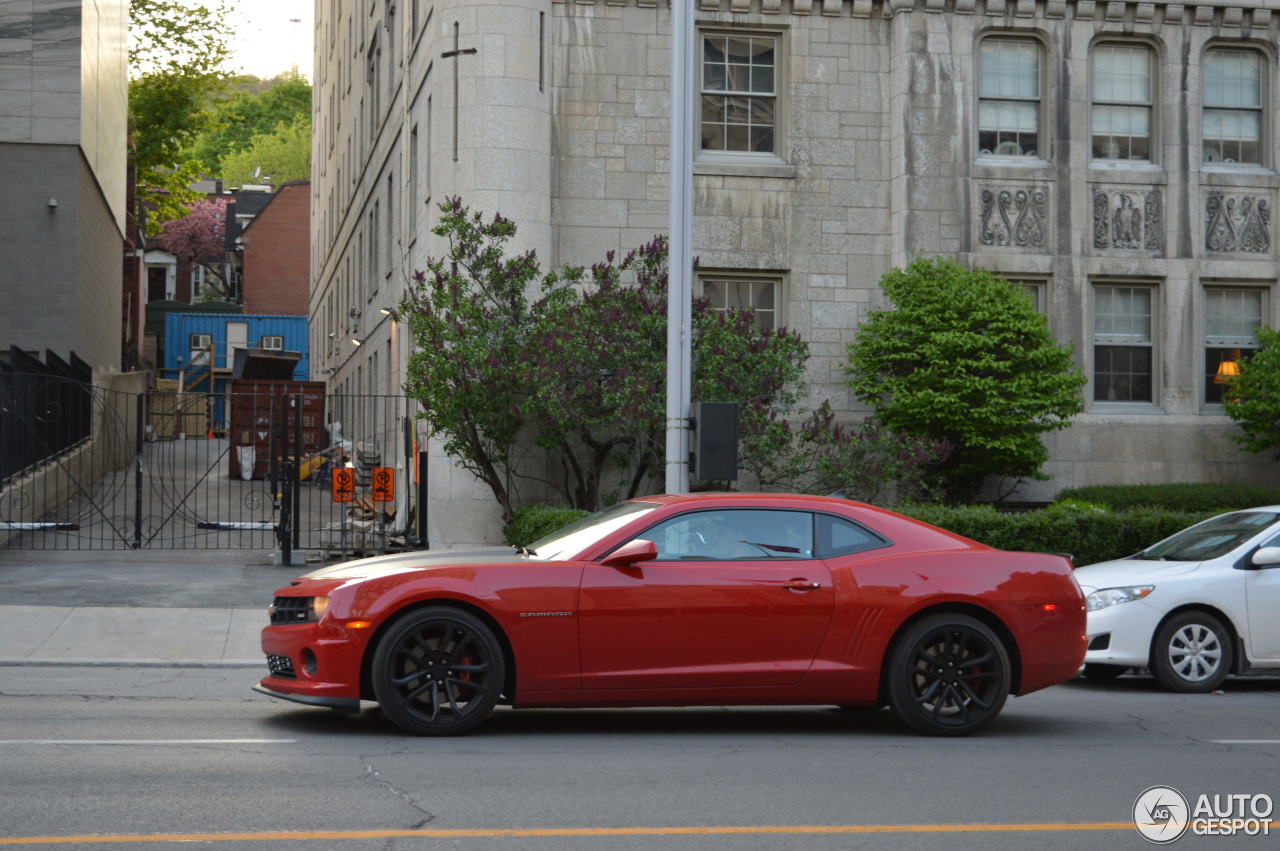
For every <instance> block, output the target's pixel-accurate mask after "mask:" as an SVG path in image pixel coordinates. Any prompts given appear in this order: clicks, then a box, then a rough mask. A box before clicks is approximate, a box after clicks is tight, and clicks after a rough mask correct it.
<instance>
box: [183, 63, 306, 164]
mask: <svg viewBox="0 0 1280 851" xmlns="http://www.w3.org/2000/svg"><path fill="white" fill-rule="evenodd" d="M261 84H262V81H259V80H258V79H257V78H256V77H240V78H237V79H236V80H235V81H233V82H232V83H231V85H230V87H231V88H232V89H234V91H232V93H231V94H230V95H229V96H228V97H227V98H225V99H224V100H221V101H219V102H218V103H217V104H215V105H214V107H213V110H212V115H211V116H210V121H209V126H208V128H207V129H206V130H205V131H204V132H202V133H200V134H199V135H198V136H197V137H196V138H195V139H194V140H193V141H192V143H191V146H190V147H189V148H188V149H187V153H188V155H189V156H190V157H191V158H192V159H195V160H198V161H199V162H202V163H206V164H207V165H208V167H209V169H210V170H211V171H212V172H213V173H215V174H221V168H222V163H223V159H224V158H225V157H226V156H227V155H228V154H231V153H233V152H236V151H243V150H245V149H247V148H249V147H250V146H251V145H252V144H253V142H254V140H255V138H256V137H258V136H270V135H272V134H274V133H276V131H277V130H278V128H279V127H280V126H281V125H285V126H289V125H293V124H296V123H299V122H306V124H307V127H308V130H309V129H310V123H311V84H310V83H308V82H307V81H306V80H304V79H302V78H301V77H298V76H296V75H286V76H282V77H277V78H275V79H274V80H269V81H266V83H265V85H266V88H263V89H262V90H260V91H256V90H255V89H256V87H257V86H258V85H261ZM307 153H308V157H309V156H310V151H309V150H308V152H307Z"/></svg>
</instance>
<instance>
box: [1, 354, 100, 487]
mask: <svg viewBox="0 0 1280 851" xmlns="http://www.w3.org/2000/svg"><path fill="white" fill-rule="evenodd" d="M92 373H93V370H92V368H91V367H90V366H89V364H87V363H85V362H84V361H82V360H81V359H80V358H78V357H76V355H75V354H74V353H72V354H71V356H70V359H69V360H63V359H62V358H61V357H59V356H58V355H57V354H56V353H54V352H52V351H46V352H45V359H44V361H43V362H41V361H40V359H39V358H37V357H35V356H33V355H31V354H28V353H27V352H25V351H23V350H22V349H19V348H17V347H16V346H14V347H11V348H10V349H9V351H8V352H4V353H0V486H3V485H4V484H6V483H8V482H9V481H10V480H11V479H12V478H14V477H15V476H18V475H21V474H22V473H24V472H25V471H28V470H31V469H35V468H37V467H39V466H40V465H41V464H43V463H45V462H46V461H48V460H49V459H51V458H54V457H56V456H58V455H60V454H62V453H65V452H67V451H68V450H70V449H72V448H74V447H75V446H77V445H79V444H80V443H82V442H83V441H85V440H87V439H88V438H89V436H90V431H91V428H92V419H93V405H92V401H93V400H92V391H91V387H90V384H89V382H90V380H91V379H92Z"/></svg>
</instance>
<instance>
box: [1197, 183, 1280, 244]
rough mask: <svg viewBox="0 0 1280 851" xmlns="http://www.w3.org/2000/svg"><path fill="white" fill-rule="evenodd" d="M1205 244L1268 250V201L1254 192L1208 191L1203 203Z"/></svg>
mask: <svg viewBox="0 0 1280 851" xmlns="http://www.w3.org/2000/svg"><path fill="white" fill-rule="evenodd" d="M1204 247H1205V248H1206V249H1208V250H1209V251H1222V252H1237V251H1238V252H1244V253H1246V254H1266V253H1267V252H1269V251H1270V250H1271V204H1270V203H1269V202H1268V201H1267V199H1266V198H1260V197H1257V196H1253V195H1226V194H1224V193H1222V192H1210V193H1209V198H1208V200H1207V201H1206V203H1205V221H1204Z"/></svg>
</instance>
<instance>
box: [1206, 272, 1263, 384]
mask: <svg viewBox="0 0 1280 851" xmlns="http://www.w3.org/2000/svg"><path fill="white" fill-rule="evenodd" d="M1262 316H1263V312H1262V291H1261V290H1243V289H1228V288H1225V287H1212V288H1207V289H1205V291H1204V370H1205V376H1204V401H1205V404H1209V405H1217V404H1221V403H1222V395H1223V390H1225V389H1226V385H1227V383H1228V382H1229V381H1230V377H1231V376H1233V375H1237V374H1239V372H1240V364H1241V362H1243V361H1245V360H1248V359H1249V357H1250V356H1252V355H1253V353H1254V351H1255V350H1257V348H1258V338H1257V330H1258V327H1259V326H1260V325H1262Z"/></svg>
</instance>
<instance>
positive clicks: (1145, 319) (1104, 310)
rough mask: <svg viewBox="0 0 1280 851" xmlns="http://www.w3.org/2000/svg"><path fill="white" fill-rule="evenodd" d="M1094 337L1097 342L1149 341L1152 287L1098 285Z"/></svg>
mask: <svg viewBox="0 0 1280 851" xmlns="http://www.w3.org/2000/svg"><path fill="white" fill-rule="evenodd" d="M1094 292H1095V309H1094V340H1095V341H1096V342H1100V343H1119V342H1125V343H1150V342H1151V290H1150V289H1149V288H1146V287H1098V288H1097V289H1096V290H1095V291H1094Z"/></svg>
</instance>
